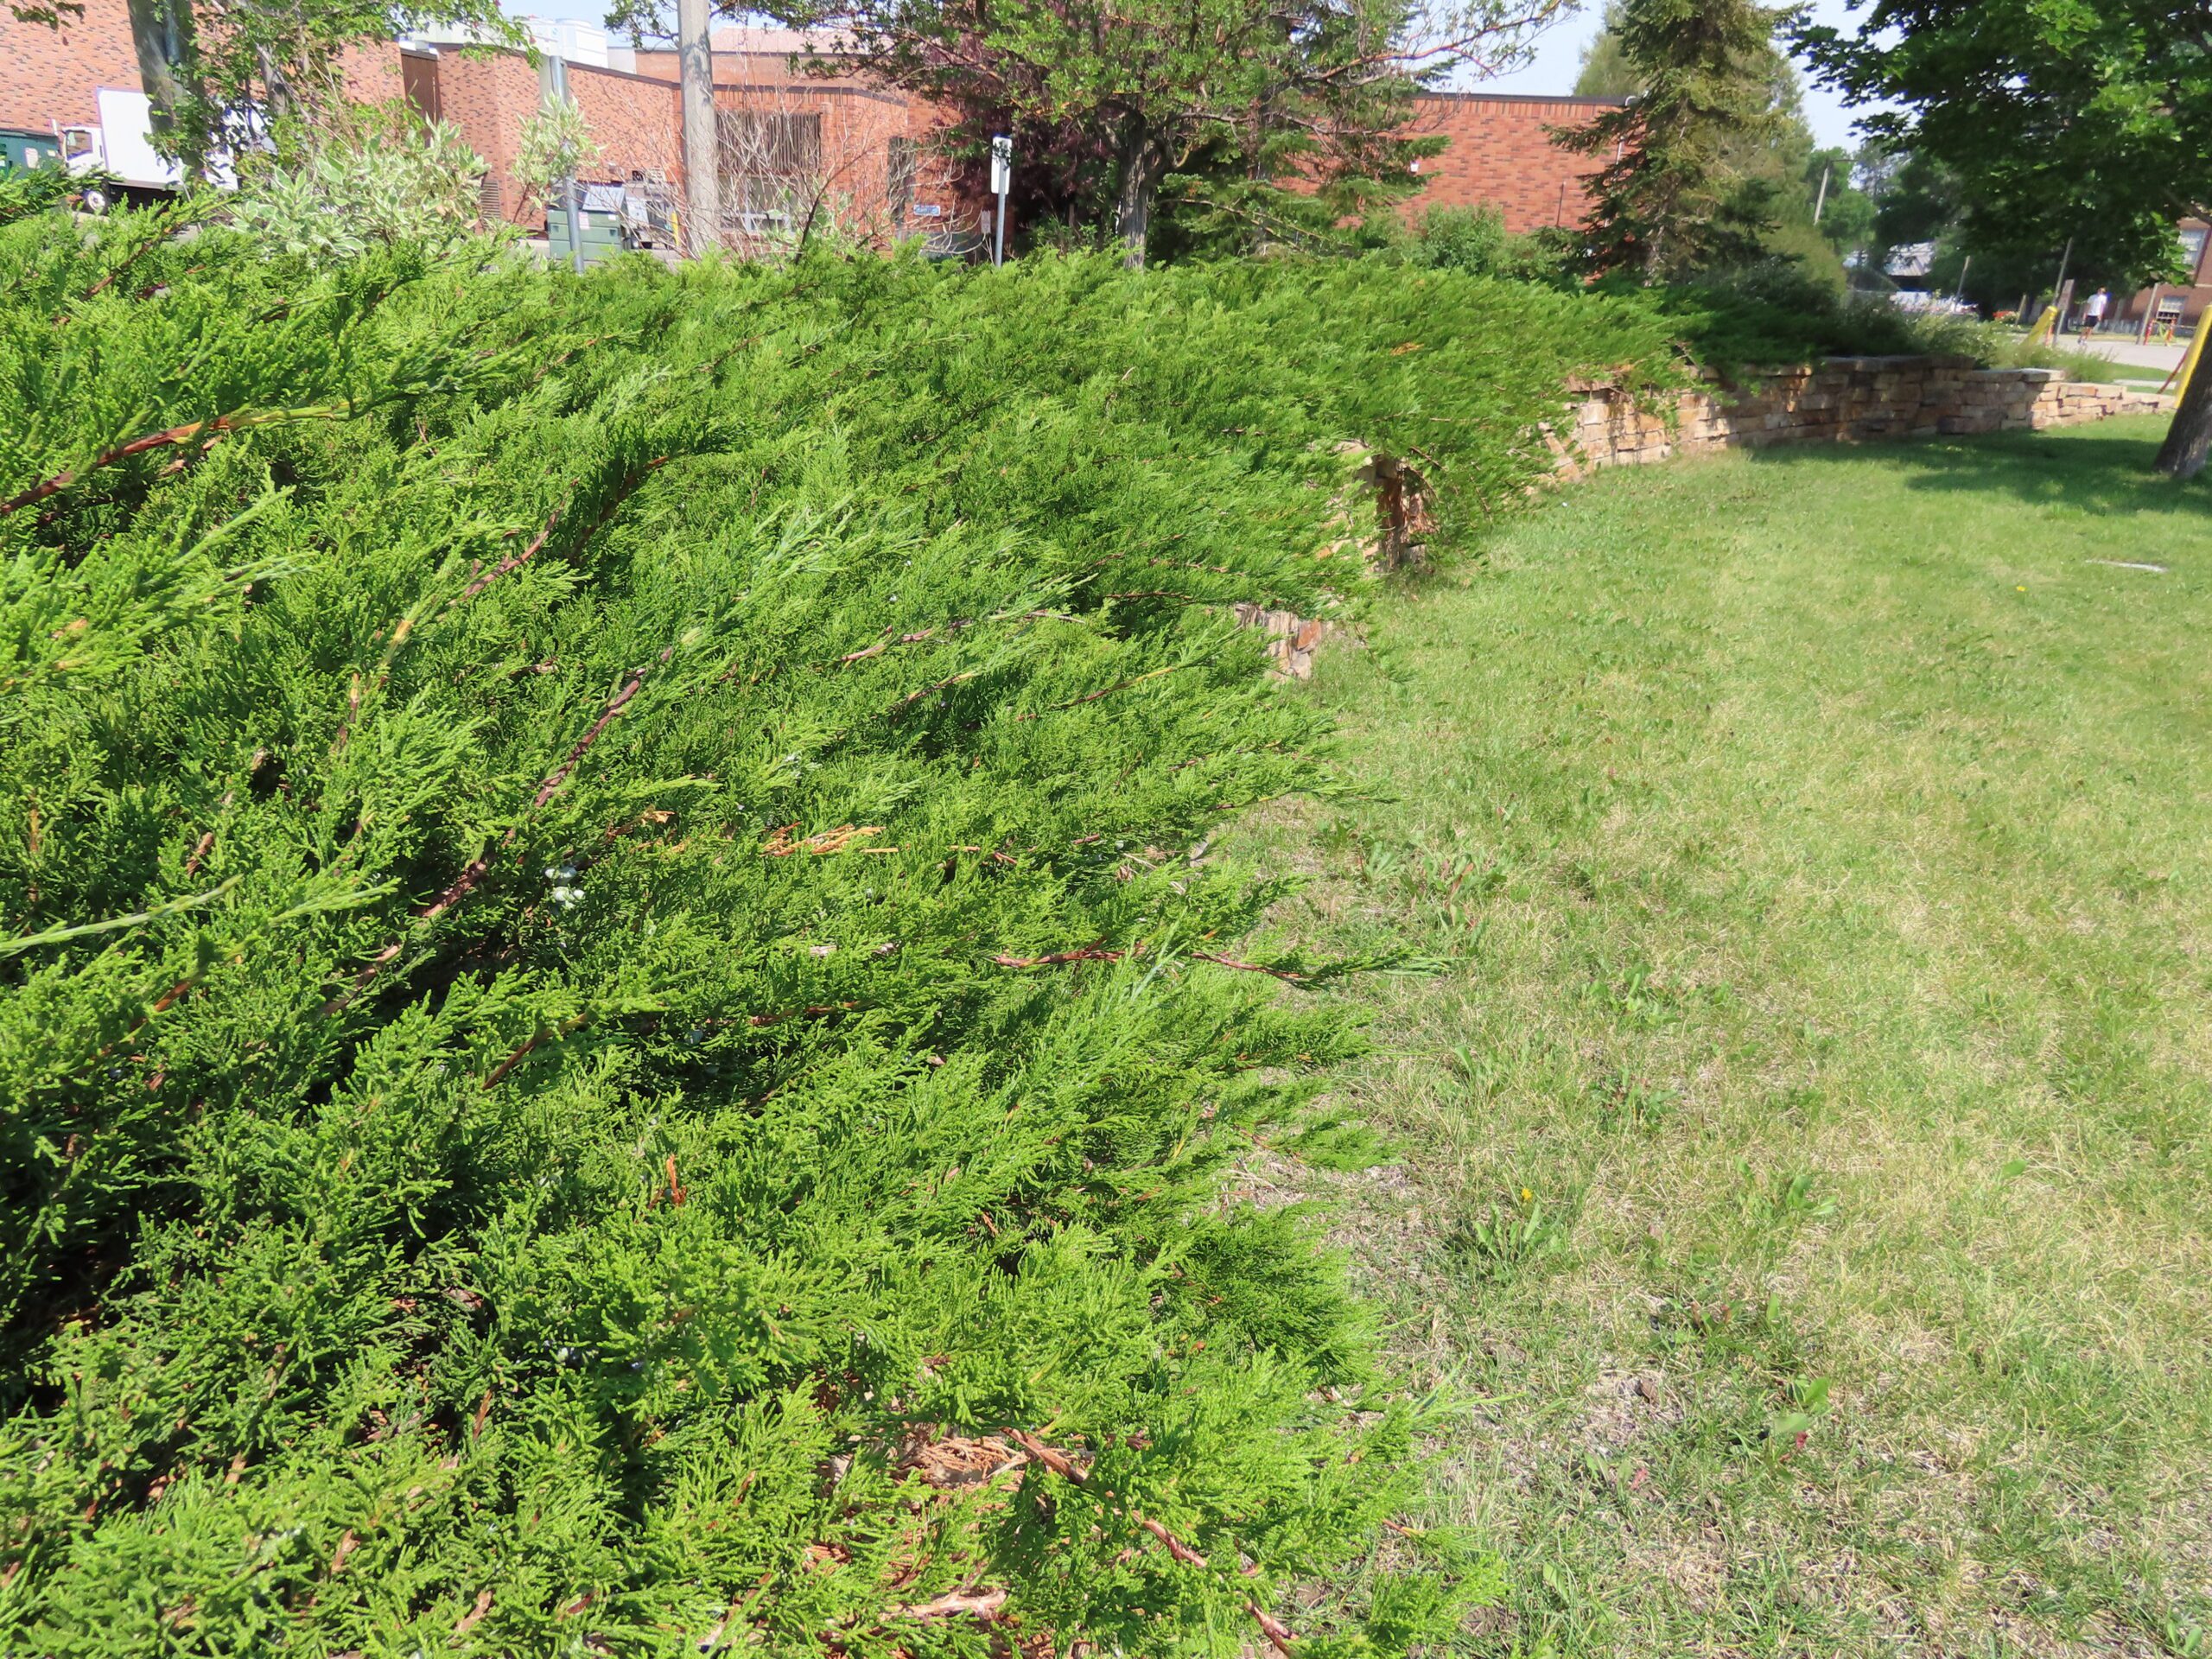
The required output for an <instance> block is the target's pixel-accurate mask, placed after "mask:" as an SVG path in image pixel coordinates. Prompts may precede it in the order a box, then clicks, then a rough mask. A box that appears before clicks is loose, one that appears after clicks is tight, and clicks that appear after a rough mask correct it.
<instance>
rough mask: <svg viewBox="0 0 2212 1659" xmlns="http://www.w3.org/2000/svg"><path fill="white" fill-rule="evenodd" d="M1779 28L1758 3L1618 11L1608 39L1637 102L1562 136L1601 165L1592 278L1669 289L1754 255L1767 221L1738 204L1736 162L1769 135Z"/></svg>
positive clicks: (1693, 3) (1595, 183) (1629, 0)
mask: <svg viewBox="0 0 2212 1659" xmlns="http://www.w3.org/2000/svg"><path fill="white" fill-rule="evenodd" d="M1777 16H1779V14H1778V13H1777V12H1774V11H1770V10H1768V9H1767V8H1765V7H1764V6H1761V5H1758V4H1757V3H1755V0H1621V5H1620V11H1619V17H1618V26H1617V28H1616V29H1615V33H1616V34H1617V35H1618V40H1619V42H1620V51H1621V55H1622V58H1623V60H1624V62H1625V64H1626V65H1627V66H1628V67H1629V69H1630V71H1631V72H1632V73H1633V74H1634V76H1635V78H1636V79H1637V83H1638V85H1639V86H1641V88H1642V90H1641V92H1639V93H1638V94H1637V96H1636V97H1635V98H1634V99H1632V100H1631V101H1630V103H1629V104H1627V105H1624V107H1622V108H1620V109H1618V110H1609V111H1606V112H1605V113H1604V114H1603V115H1601V116H1599V118H1597V119H1596V120H1595V121H1592V122H1591V123H1589V124H1587V125H1586V126H1583V127H1580V128H1576V129H1573V130H1568V131H1567V132H1564V133H1562V134H1561V142H1563V143H1567V145H1568V146H1569V147H1571V148H1573V149H1577V150H1580V151H1581V152H1582V153H1584V154H1586V155H1592V156H1605V157H1607V158H1608V159H1607V160H1606V162H1605V166H1604V167H1603V168H1600V170H1599V173H1598V174H1597V175H1596V177H1595V178H1594V179H1593V180H1592V207H1591V211H1590V215H1589V218H1588V220H1587V222H1586V227H1585V228H1586V236H1587V240H1588V244H1589V258H1590V260H1591V263H1592V264H1593V265H1594V266H1595V267H1596V268H1597V269H1598V270H1621V271H1631V272H1634V273H1636V274H1637V275H1639V276H1641V277H1643V278H1645V279H1646V280H1649V281H1660V280H1670V279H1674V278H1678V277H1682V276H1686V275H1688V274H1690V273H1692V272H1694V271H1696V270H1702V269H1706V268H1707V267H1710V266H1712V265H1713V264H1725V263H1730V262H1733V261H1738V260H1742V259H1745V258H1749V257H1755V256H1756V255H1757V254H1758V251H1759V249H1760V233H1761V232H1762V231H1763V229H1764V227H1765V224H1766V222H1768V221H1766V220H1765V219H1763V218H1762V217H1761V215H1760V213H1759V209H1758V204H1757V203H1756V202H1755V201H1752V200H1747V199H1746V198H1745V196H1744V195H1743V194H1742V193H1741V190H1740V187H1741V185H1742V184H1743V182H1744V181H1745V176H1746V170H1747V164H1746V160H1745V156H1744V154H1743V152H1744V150H1745V148H1746V147H1750V146H1759V145H1764V143H1768V142H1769V141H1770V138H1771V137H1772V134H1773V131H1774V130H1775V128H1776V126H1777V111H1776V107H1775V106H1776V92H1775V59H1776V54H1775V51H1774V45H1773V35H1774V25H1775V22H1776V19H1777ZM1785 67H1786V66H1785Z"/></svg>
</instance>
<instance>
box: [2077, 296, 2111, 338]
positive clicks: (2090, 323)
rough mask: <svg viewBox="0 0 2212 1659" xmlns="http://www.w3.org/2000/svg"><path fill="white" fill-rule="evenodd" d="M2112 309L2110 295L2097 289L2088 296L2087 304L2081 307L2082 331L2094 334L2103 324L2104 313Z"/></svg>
mask: <svg viewBox="0 0 2212 1659" xmlns="http://www.w3.org/2000/svg"><path fill="white" fill-rule="evenodd" d="M2111 309H2112V296H2111V295H2110V294H2108V293H2107V292H2106V291H2105V290H2104V289H2098V290H2097V291H2096V292H2095V293H2094V294H2092V295H2090V296H2089V302H2088V304H2087V305H2085V306H2083V307H2082V333H2083V334H2095V333H2096V332H2097V330H2098V329H2100V328H2101V327H2104V326H2105V313H2106V312H2107V311H2109V310H2111Z"/></svg>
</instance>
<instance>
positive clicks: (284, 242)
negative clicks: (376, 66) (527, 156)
mask: <svg viewBox="0 0 2212 1659" xmlns="http://www.w3.org/2000/svg"><path fill="white" fill-rule="evenodd" d="M525 137H528V134H527V133H526V134H525ZM288 148H289V149H292V150H293V151H294V153H293V154H292V155H291V156H289V159H288V160H287V161H286V162H283V164H282V165H279V166H277V167H274V168H270V169H269V170H268V171H267V172H266V173H265V174H264V175H262V176H260V177H258V178H251V179H249V180H248V181H246V183H245V188H243V189H242V190H241V191H240V192H239V193H238V195H237V197H236V198H235V199H233V200H232V202H231V204H230V213H231V214H232V218H233V219H235V220H236V221H237V223H238V226H239V227H240V228H241V229H244V230H247V231H250V232H252V233H253V235H254V237H255V238H256V239H257V241H258V242H259V243H260V245H262V247H263V248H264V251H267V252H269V253H270V254H273V255H282V256H290V257H299V258H305V259H310V260H314V261H317V262H320V263H322V264H329V263H332V262H334V261H337V260H344V259H354V258H359V257H360V256H361V255H362V254H363V253H364V252H365V251H368V250H369V249H371V248H374V247H388V246H391V245H394V244H396V243H403V242H416V243H420V242H440V243H443V244H445V245H448V246H453V245H458V244H460V243H461V242H464V241H466V240H467V238H470V237H471V236H473V235H475V234H478V233H479V225H478V215H479V212H480V209H479V207H478V202H477V194H476V190H477V185H478V183H479V181H480V180H481V179H482V178H483V176H484V170H485V169H484V158H483V157H482V156H479V155H478V154H477V153H476V152H475V151H474V150H473V149H470V148H469V147H468V143H467V140H466V139H464V138H463V137H461V130H460V129H459V128H457V127H454V126H453V125H451V124H448V123H446V122H443V121H434V122H430V123H428V124H425V123H423V121H421V120H420V119H419V118H416V117H415V116H414V115H413V113H412V112H411V111H410V112H408V113H406V114H404V115H397V114H394V113H393V112H391V111H377V110H366V111H357V112H356V113H354V114H353V116H351V117H349V118H346V119H344V120H333V121H327V122H326V123H324V124H322V125H321V126H320V127H318V128H317V129H316V130H315V132H314V133H313V134H312V135H309V136H308V137H306V138H305V139H304V140H303V141H302V143H297V144H295V145H289V146H288Z"/></svg>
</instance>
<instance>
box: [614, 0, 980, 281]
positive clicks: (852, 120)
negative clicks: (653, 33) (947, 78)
mask: <svg viewBox="0 0 2212 1659" xmlns="http://www.w3.org/2000/svg"><path fill="white" fill-rule="evenodd" d="M736 33H737V31H717V38H718V39H726V38H728V36H729V35H734V34H736ZM747 33H753V31H747ZM794 38H796V37H794ZM637 58H638V70H639V73H640V74H648V75H652V76H655V77H658V78H663V79H668V80H671V81H673V80H674V79H676V76H677V60H676V54H674V53H673V52H652V51H640V52H639V54H637ZM715 105H716V106H717V107H718V108H721V109H727V110H753V111H760V112H761V113H764V114H790V115H816V116H819V117H820V118H821V122H822V162H823V184H824V187H825V194H826V197H827V201H826V204H825V205H826V207H827V208H828V210H829V212H830V213H832V215H833V216H834V218H835V219H836V222H837V223H838V224H839V225H840V226H842V228H844V229H845V230H847V231H848V232H853V233H855V234H859V235H862V236H866V237H869V238H874V239H876V240H879V241H882V240H895V239H897V238H899V237H902V236H912V235H921V234H927V233H929V232H935V231H938V230H944V229H954V228H958V229H963V230H974V229H976V226H977V224H978V222H979V219H978V215H979V213H980V211H981V209H982V207H983V205H984V201H983V198H982V195H981V194H979V193H978V192H977V190H976V184H975V181H973V180H972V179H970V178H969V176H968V174H967V171H966V169H964V168H962V167H960V166H958V165H957V164H956V163H953V162H949V161H947V160H946V159H945V158H944V156H940V155H938V154H936V153H935V151H934V147H933V145H932V144H931V139H932V137H934V136H935V134H936V132H937V131H938V129H939V128H940V127H942V126H943V125H944V120H945V118H944V115H943V113H942V112H941V111H938V110H936V109H934V108H932V107H931V105H927V104H925V103H924V102H922V101H921V100H920V99H916V98H913V97H911V96H909V95H908V94H906V93H905V92H899V91H897V90H896V89H894V88H892V87H888V86H881V85H880V84H878V83H875V82H873V81H871V80H868V79H865V78H861V77H855V78H853V79H829V80H825V79H823V78H822V77H820V76H817V75H810V74H807V73H804V71H803V70H794V69H793V68H792V67H791V54H790V52H789V51H788V50H783V51H772V52H758V51H733V50H729V49H727V48H718V49H717V50H716V51H715ZM893 138H899V139H905V140H906V141H908V142H909V143H912V144H913V145H914V146H915V163H916V164H915V172H914V181H913V191H912V205H911V206H910V207H909V208H908V209H907V211H906V213H903V214H901V215H898V216H896V218H895V222H894V215H893V213H892V212H891V208H892V205H893V204H892V203H891V201H890V200H889V185H890V180H891V152H892V147H891V141H892V140H893ZM728 205H729V204H728V202H725V203H724V206H725V207H728ZM917 207H918V208H923V209H927V208H931V207H935V208H937V209H938V210H939V211H938V213H927V212H923V213H916V212H914V211H913V209H914V208H917Z"/></svg>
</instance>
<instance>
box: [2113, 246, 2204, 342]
mask: <svg viewBox="0 0 2212 1659" xmlns="http://www.w3.org/2000/svg"><path fill="white" fill-rule="evenodd" d="M2177 228H2178V230H2179V232H2180V235H2181V253H2182V264H2183V267H2185V268H2186V270H2188V273H2189V280H2188V282H2186V283H2179V284H2177V283H2161V284H2159V285H2158V287H2156V288H2146V289H2143V290H2142V291H2141V292H2140V293H2139V294H2135V295H2132V296H2129V298H2128V299H2127V301H2126V303H2125V304H2123V305H2122V306H2121V307H2120V319H2121V321H2125V322H2132V323H2133V324H2134V325H2135V326H2136V327H2138V328H2140V327H2142V326H2143V324H2144V321H2145V319H2148V321H2149V322H2150V325H2151V331H2152V335H2153V336H2154V337H2156V336H2162V335H2164V334H2166V333H2167V332H2168V331H2169V330H2177V331H2181V332H2187V331H2190V330H2192V329H2194V328H2195V327H2196V325H2197V323H2198V321H2200V320H2201V319H2202V317H2203V315H2204V312H2205V308H2206V307H2207V306H2212V250H2208V249H2207V247H2206V246H2205V244H2206V242H2207V241H2208V239H2212V219H2201V218H2199V219H2183V220H2182V222H2181V224H2180V226H2178V227H2177Z"/></svg>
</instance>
